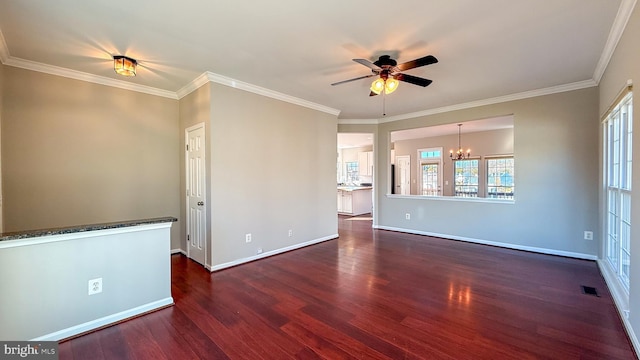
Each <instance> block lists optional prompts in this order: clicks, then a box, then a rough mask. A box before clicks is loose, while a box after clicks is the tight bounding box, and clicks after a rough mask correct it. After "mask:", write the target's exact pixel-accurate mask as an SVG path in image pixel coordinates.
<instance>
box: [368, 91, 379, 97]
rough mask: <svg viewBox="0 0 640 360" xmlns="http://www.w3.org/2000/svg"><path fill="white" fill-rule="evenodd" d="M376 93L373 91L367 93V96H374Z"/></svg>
mask: <svg viewBox="0 0 640 360" xmlns="http://www.w3.org/2000/svg"><path fill="white" fill-rule="evenodd" d="M376 95H378V94H376V93H374V92H373V91H372V92H370V93H369V96H376Z"/></svg>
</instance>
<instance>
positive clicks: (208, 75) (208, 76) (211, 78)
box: [177, 71, 340, 116]
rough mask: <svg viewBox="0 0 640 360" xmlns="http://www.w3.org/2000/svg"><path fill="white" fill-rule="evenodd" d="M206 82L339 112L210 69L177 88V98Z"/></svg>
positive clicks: (338, 111)
mask: <svg viewBox="0 0 640 360" xmlns="http://www.w3.org/2000/svg"><path fill="white" fill-rule="evenodd" d="M207 82H213V83H216V84H221V85H225V86H229V87H232V88H236V89H240V90H244V91H248V92H251V93H254V94H258V95H262V96H266V97H269V98H272V99H276V100H280V101H284V102H288V103H290V104H294V105H299V106H303V107H306V108H309V109H313V110H318V111H322V112H324V113H327V114H331V115H335V116H338V114H340V110H338V109H334V108H331V107H328V106H324V105H320V104H317V103H314V102H311V101H307V100H303V99H300V98H297V97H294V96H290V95H287V94H283V93H280V92H277V91H273V90H269V89H266V88H263V87H260V86H257V85H252V84H249V83H246V82H243V81H240V80H235V79H232V78H230V77H226V76H223V75H220V74H216V73H212V72H210V71H206V72H204V73H203V74H202V75H200V76H198V77H197V78H195V79H194V80H193V81H192V82H190V83H189V84H187V85H186V86H184V87H183V88H181V89H180V90H178V92H177V94H178V98H179V99H181V98H183V97H185V96H187V95H188V94H190V93H191V92H193V91H195V90H196V89H198V88H199V87H200V86H202V85H204V84H206V83H207Z"/></svg>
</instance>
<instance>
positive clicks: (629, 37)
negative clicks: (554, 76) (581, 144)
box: [599, 5, 640, 352]
mask: <svg viewBox="0 0 640 360" xmlns="http://www.w3.org/2000/svg"><path fill="white" fill-rule="evenodd" d="M639 36H640V6H638V5H636V6H635V9H634V10H633V13H632V15H631V18H630V19H629V22H628V23H627V26H626V28H625V31H624V34H623V36H622V38H621V39H620V42H619V43H618V46H617V47H616V50H615V52H614V54H613V56H612V57H611V61H610V62H609V65H608V66H607V69H606V71H605V73H604V76H603V77H602V79H601V81H600V99H599V100H600V114H603V113H604V112H605V111H606V110H607V108H609V106H611V105H613V102H614V100H615V98H616V95H617V94H618V93H619V92H620V90H621V89H622V88H623V87H624V86H625V85H626V82H627V80H629V79H630V80H632V81H633V83H634V88H635V89H638V88H639V87H640V61H639V59H640V43H639V42H638V37H639ZM633 96H634V99H633V102H634V104H635V105H636V106H635V109H636V111H635V114H634V115H635V120H634V122H635V124H634V127H635V129H634V131H635V130H636V129H638V123H639V122H638V119H640V116H638V113H639V112H638V111H637V109H638V106H637V104H638V103H640V96H639V95H638V91H634V94H633ZM633 159H634V161H633V162H634V164H633V170H632V171H633V175H632V176H633V184H634V188H633V190H632V195H631V224H632V225H631V267H630V277H629V279H630V283H631V284H630V286H629V309H630V313H629V319H628V322H629V324H630V325H631V327H632V332H633V336H632V337H633V340H634V345H635V346H636V351H639V352H640V343H639V342H638V336H639V334H640V191H639V190H640V189H638V187H635V186H636V184H639V183H640V182H639V180H640V162H638V159H640V136H638V132H637V131H635V133H634V136H633ZM601 185H602V186H604V185H603V184H601ZM601 199H602V200H601V201H602V203H604V196H603V195H602V198H601ZM603 207H604V206H601V207H600V208H603ZM604 216H606V214H605V213H604V211H602V210H601V213H600V217H601V218H604ZM600 256H601V257H602V258H604V257H605V253H604V245H603V246H601V248H600Z"/></svg>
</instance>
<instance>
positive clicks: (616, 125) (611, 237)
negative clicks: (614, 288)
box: [603, 92, 633, 291]
mask: <svg viewBox="0 0 640 360" xmlns="http://www.w3.org/2000/svg"><path fill="white" fill-rule="evenodd" d="M632 100H633V99H632V94H631V92H629V93H628V94H627V95H626V96H624V97H623V98H622V100H620V102H619V103H617V104H616V105H615V106H614V107H613V110H611V112H610V113H609V114H608V115H607V117H606V118H605V120H604V122H603V126H604V131H603V133H604V156H605V158H604V164H605V166H604V167H603V169H604V171H605V174H604V179H605V183H606V184H605V185H606V189H607V190H606V196H607V199H606V202H605V206H606V207H607V208H606V211H605V213H606V214H607V216H606V218H605V223H606V224H605V228H606V239H605V254H606V257H607V260H608V263H609V264H610V265H611V267H612V269H613V270H614V272H615V273H616V275H618V278H619V279H620V281H621V283H622V284H623V285H624V286H625V288H626V289H627V291H628V290H629V268H630V265H631V249H630V245H631V163H632V159H631V145H632V142H631V139H632V134H633V131H632V130H633V127H632V125H633V121H632V120H633V116H632V113H633V111H632V110H633V106H632Z"/></svg>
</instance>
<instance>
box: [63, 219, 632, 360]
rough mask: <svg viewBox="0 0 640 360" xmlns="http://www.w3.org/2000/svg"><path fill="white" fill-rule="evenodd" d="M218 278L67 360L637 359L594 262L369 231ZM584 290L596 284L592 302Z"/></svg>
mask: <svg viewBox="0 0 640 360" xmlns="http://www.w3.org/2000/svg"><path fill="white" fill-rule="evenodd" d="M339 228H340V229H339V232H340V238H339V239H337V240H331V241H327V242H324V243H321V244H318V245H313V246H309V247H306V248H303V249H299V250H295V251H291V252H288V253H285V254H281V255H277V256H273V257H270V258H267V259H263V260H259V261H255V262H252V263H249V264H244V265H240V266H237V267H234V268H231V269H226V270H222V271H219V272H215V273H212V274H211V273H209V272H208V271H206V270H205V269H204V268H202V267H201V266H200V265H198V264H196V263H194V262H192V261H190V260H188V259H187V258H185V257H184V256H182V255H174V256H172V259H171V261H172V294H173V297H174V300H175V306H173V307H170V308H167V309H164V310H160V311H157V312H154V313H151V314H148V315H145V316H142V317H139V318H136V319H133V320H130V321H127V322H124V323H121V324H119V325H116V326H112V327H109V328H106V329H103V330H100V331H97V332H94V333H91V334H88V335H85V336H82V337H78V338H76V339H72V340H69V341H65V342H63V343H61V344H60V349H59V350H60V359H198V358H199V359H288V358H301V359H347V358H356V359H634V358H635V357H634V353H633V351H632V349H631V345H630V343H629V340H628V339H627V337H626V334H625V332H624V329H623V327H622V323H621V321H620V319H619V317H618V315H617V312H616V310H615V308H614V305H613V302H612V299H611V296H610V294H609V292H608V290H607V288H606V286H605V284H604V281H603V279H602V278H601V276H600V273H599V271H598V268H597V265H596V263H595V262H593V261H586V260H577V259H570V258H563V257H557V256H549V255H541V254H534V253H528V252H522V251H514V250H508V249H502V248H497V247H490V246H483V245H476V244H469V243H464V242H458V241H452V240H445V239H438V238H431V237H425V236H417V235H409V234H402V233H396V232H390V231H378V230H372V229H371V222H370V221H362V220H350V219H348V218H346V217H340V220H339ZM581 285H586V286H592V287H595V288H597V290H598V293H599V295H600V296H599V297H596V296H591V295H585V294H583V293H582V291H581Z"/></svg>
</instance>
